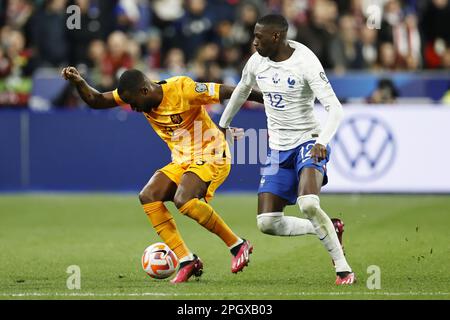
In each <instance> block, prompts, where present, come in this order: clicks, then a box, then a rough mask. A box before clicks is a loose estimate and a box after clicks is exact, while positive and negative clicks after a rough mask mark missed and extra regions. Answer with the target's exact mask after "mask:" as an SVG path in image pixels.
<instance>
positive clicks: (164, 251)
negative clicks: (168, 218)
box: [142, 242, 178, 279]
mask: <svg viewBox="0 0 450 320" xmlns="http://www.w3.org/2000/svg"><path fill="white" fill-rule="evenodd" d="M177 267H178V258H177V256H176V255H175V253H174V252H173V251H172V250H171V249H170V248H169V247H168V246H167V244H165V243H163V242H157V243H154V244H152V245H151V246H149V247H147V248H146V249H145V250H144V253H143V254H142V269H144V271H145V272H146V273H147V274H148V275H149V276H150V277H152V278H155V279H165V278H168V277H170V276H171V275H172V274H174V272H175V271H176V270H177Z"/></svg>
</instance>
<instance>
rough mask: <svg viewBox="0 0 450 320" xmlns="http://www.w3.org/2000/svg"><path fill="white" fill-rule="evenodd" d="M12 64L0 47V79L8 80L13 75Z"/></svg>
mask: <svg viewBox="0 0 450 320" xmlns="http://www.w3.org/2000/svg"><path fill="white" fill-rule="evenodd" d="M11 69H12V63H11V60H9V58H8V56H7V55H6V53H5V52H4V50H3V48H2V47H1V46H0V79H2V78H6V77H7V76H9V74H10V73H11Z"/></svg>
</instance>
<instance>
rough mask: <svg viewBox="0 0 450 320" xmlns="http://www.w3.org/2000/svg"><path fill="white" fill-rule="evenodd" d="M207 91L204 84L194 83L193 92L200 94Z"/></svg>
mask: <svg viewBox="0 0 450 320" xmlns="http://www.w3.org/2000/svg"><path fill="white" fill-rule="evenodd" d="M206 90H208V87H207V85H206V84H205V83H196V84H195V91H196V92H198V93H202V92H205V91H206Z"/></svg>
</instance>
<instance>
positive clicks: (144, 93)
mask: <svg viewBox="0 0 450 320" xmlns="http://www.w3.org/2000/svg"><path fill="white" fill-rule="evenodd" d="M139 91H140V92H141V93H142V94H143V95H144V96H146V95H147V94H148V88H147V87H142V88H141V89H139Z"/></svg>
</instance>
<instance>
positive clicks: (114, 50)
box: [102, 31, 133, 86]
mask: <svg viewBox="0 0 450 320" xmlns="http://www.w3.org/2000/svg"><path fill="white" fill-rule="evenodd" d="M129 41H130V40H129V39H128V37H127V36H126V35H125V34H124V33H123V32H121V31H115V32H113V33H111V34H110V35H109V37H108V41H107V53H106V55H105V57H104V59H103V61H102V73H103V75H104V76H106V77H109V78H110V79H111V86H113V85H114V82H115V78H116V76H117V72H118V71H119V70H120V69H122V68H124V69H129V68H132V67H133V60H132V58H131V55H130V53H129V52H128V51H127V49H128V45H129Z"/></svg>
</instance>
